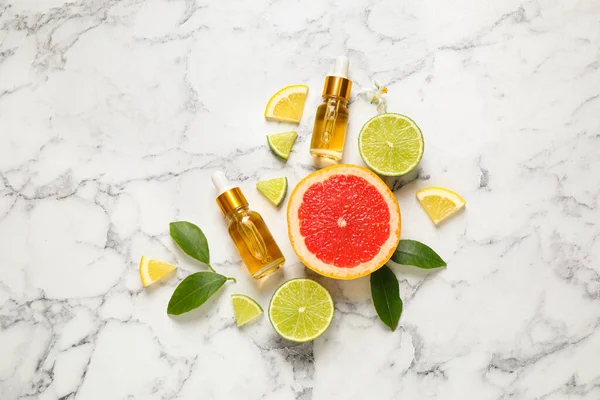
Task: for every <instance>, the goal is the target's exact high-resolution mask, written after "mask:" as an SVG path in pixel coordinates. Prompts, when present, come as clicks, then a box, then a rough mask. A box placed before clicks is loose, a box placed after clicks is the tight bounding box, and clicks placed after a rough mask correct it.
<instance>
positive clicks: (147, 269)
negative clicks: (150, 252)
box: [140, 256, 177, 287]
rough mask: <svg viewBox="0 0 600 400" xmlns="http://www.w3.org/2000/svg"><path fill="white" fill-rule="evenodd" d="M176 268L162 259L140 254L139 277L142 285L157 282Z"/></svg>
mask: <svg viewBox="0 0 600 400" xmlns="http://www.w3.org/2000/svg"><path fill="white" fill-rule="evenodd" d="M176 269H177V267H176V266H174V265H172V264H168V263H166V262H164V261H158V260H153V259H151V258H147V257H144V256H142V258H141V260H140V278H141V279H142V284H143V285H144V287H147V286H150V285H152V284H153V283H155V282H158V281H159V280H161V279H162V278H164V277H165V276H167V275H169V274H170V273H171V272H173V271H175V270H176Z"/></svg>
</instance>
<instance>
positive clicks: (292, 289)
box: [269, 279, 333, 342]
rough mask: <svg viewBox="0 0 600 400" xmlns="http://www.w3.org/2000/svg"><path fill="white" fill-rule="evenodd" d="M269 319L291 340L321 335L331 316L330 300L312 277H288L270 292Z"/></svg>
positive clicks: (329, 322) (276, 329) (308, 339)
mask: <svg viewBox="0 0 600 400" xmlns="http://www.w3.org/2000/svg"><path fill="white" fill-rule="evenodd" d="M269 319H270V320H271V324H273V328H275V331H276V332H277V333H279V334H280V335H281V336H282V337H283V338H285V339H288V340H291V341H294V342H308V341H311V340H314V339H316V338H318V337H319V336H321V334H323V332H325V331H326V330H327V328H329V325H330V324H331V320H333V300H332V299H331V295H330V294H329V292H328V291H327V289H325V288H324V287H323V286H321V285H319V284H318V283H317V282H315V281H313V280H311V279H291V280H289V281H287V282H285V283H283V285H281V286H279V288H278V289H277V290H276V291H275V293H273V297H272V298H271V303H270V304H269Z"/></svg>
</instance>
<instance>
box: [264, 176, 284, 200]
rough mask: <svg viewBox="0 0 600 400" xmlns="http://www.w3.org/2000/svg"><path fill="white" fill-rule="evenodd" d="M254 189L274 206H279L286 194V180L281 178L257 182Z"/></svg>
mask: <svg viewBox="0 0 600 400" xmlns="http://www.w3.org/2000/svg"><path fill="white" fill-rule="evenodd" d="M256 189H258V191H259V192H260V193H261V194H262V195H263V196H265V197H266V198H267V199H269V201H270V202H271V203H273V204H274V205H275V206H279V205H280V204H281V202H282V201H283V199H285V195H286V194H287V189H288V180H287V178H286V177H285V176H284V177H283V178H274V179H269V180H266V181H259V182H257V183H256Z"/></svg>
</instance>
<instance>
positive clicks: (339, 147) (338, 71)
mask: <svg viewBox="0 0 600 400" xmlns="http://www.w3.org/2000/svg"><path fill="white" fill-rule="evenodd" d="M348 64H349V62H348V58H346V57H345V56H339V57H337V58H336V59H335V65H334V69H333V73H332V74H331V75H329V76H327V77H326V78H325V86H324V87H323V103H321V105H319V107H318V108H317V113H316V115H315V125H314V128H313V134H312V140H311V142H310V154H311V155H312V156H313V157H315V159H316V161H317V163H316V164H317V166H319V167H322V166H327V165H332V164H337V163H339V162H340V161H341V160H342V155H343V152H344V143H345V141H346V129H347V128H348V100H350V90H351V89H352V81H351V80H350V79H348Z"/></svg>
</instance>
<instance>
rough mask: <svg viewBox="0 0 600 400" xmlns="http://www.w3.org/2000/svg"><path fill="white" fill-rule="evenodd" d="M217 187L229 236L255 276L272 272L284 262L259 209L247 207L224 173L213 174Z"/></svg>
mask: <svg viewBox="0 0 600 400" xmlns="http://www.w3.org/2000/svg"><path fill="white" fill-rule="evenodd" d="M212 182H213V184H214V185H215V187H216V188H217V192H218V193H219V195H218V196H217V204H218V205H219V208H220V209H221V211H222V212H223V215H225V217H226V218H227V221H228V222H229V228H228V230H229V236H231V240H233V243H234V244H235V247H236V248H237V251H238V252H239V253H240V256H241V258H242V261H243V262H244V264H245V265H246V268H247V269H248V272H250V274H251V275H252V277H253V278H254V279H260V278H263V277H265V276H268V275H271V274H272V273H273V272H275V271H277V270H278V269H279V268H281V267H282V266H283V264H284V263H285V258H284V257H283V254H282V253H281V250H280V249H279V246H277V243H276V242H275V239H273V236H272V235H271V232H270V231H269V228H267V224H265V221H264V220H263V219H262V217H261V216H260V214H259V213H257V212H256V211H252V210H250V209H249V208H248V201H247V200H246V197H245V196H244V194H243V193H242V191H241V189H240V188H239V187H232V186H231V185H230V184H229V182H228V181H227V178H226V177H225V174H224V173H222V172H220V171H217V172H215V173H214V174H213V176H212Z"/></svg>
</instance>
